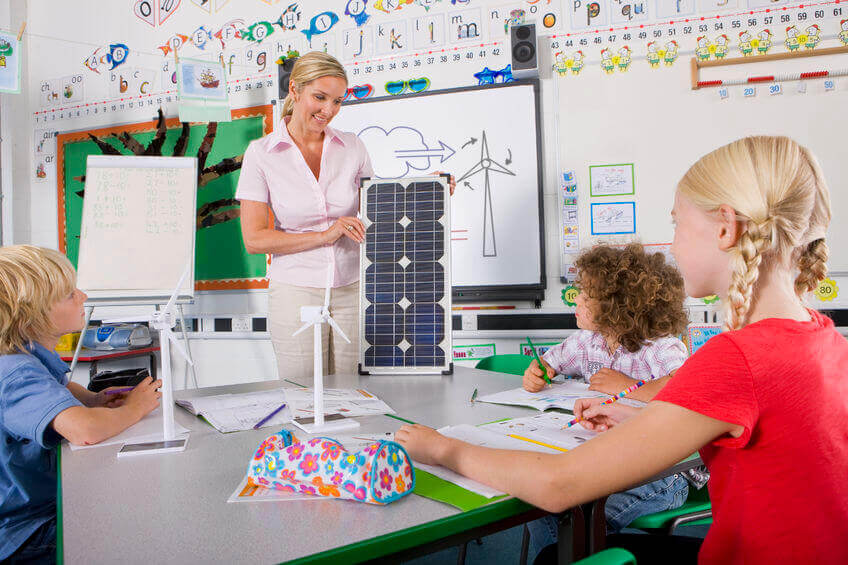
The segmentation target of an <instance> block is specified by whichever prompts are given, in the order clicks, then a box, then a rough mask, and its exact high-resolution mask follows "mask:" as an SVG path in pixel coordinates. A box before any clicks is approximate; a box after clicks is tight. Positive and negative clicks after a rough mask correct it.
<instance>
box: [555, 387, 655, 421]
mask: <svg viewBox="0 0 848 565" xmlns="http://www.w3.org/2000/svg"><path fill="white" fill-rule="evenodd" d="M643 384H645V381H639V382H637V383H636V384H635V385H633V386H630V387H627V388H626V389H624V390H622V391H621V392H619V393H618V394H616V395H615V396H613V397H612V398H608V399H606V400H604V401H603V402H601V404H599V405H598V406H602V405H604V404H612V403H613V402H615V401H616V400H618V399H619V398H621V397H623V396H626V395H627V394H628V393H631V392H633V391H634V390H636V389H637V388H639V387H640V386H642V385H643ZM581 419H582V418H574V419H573V420H571V421H570V422H569V423H567V424H566V425H564V426H563V427H561V428H560V429H561V430H564V429H565V428H570V427H571V426H573V425H574V424H576V423H577V422H579V421H580V420H581Z"/></svg>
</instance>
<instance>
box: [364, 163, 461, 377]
mask: <svg viewBox="0 0 848 565" xmlns="http://www.w3.org/2000/svg"><path fill="white" fill-rule="evenodd" d="M448 183H449V176H448V175H441V176H426V177H407V178H396V179H363V180H362V191H361V196H360V197H361V202H360V204H361V206H360V210H361V213H362V222H363V223H364V224H365V249H364V252H363V253H362V254H361V258H360V275H361V278H360V280H361V283H360V300H359V303H360V309H359V310H360V316H359V324H360V336H361V340H360V348H359V349H360V351H359V372H360V373H362V374H369V373H374V374H376V373H396V374H399V373H439V372H442V373H446V372H448V373H449V372H451V371H452V370H453V364H452V363H451V358H450V351H451V326H450V314H451V287H450V280H451V278H450V209H449V207H448V202H449V198H450V191H449V186H448Z"/></svg>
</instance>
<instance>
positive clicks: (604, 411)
mask: <svg viewBox="0 0 848 565" xmlns="http://www.w3.org/2000/svg"><path fill="white" fill-rule="evenodd" d="M604 402H606V400H605V399H603V398H579V399H577V401H576V402H575V403H574V416H576V417H577V418H580V425H581V426H583V427H584V428H586V429H587V430H592V431H595V432H603V431H606V430H608V429H609V428H612V427H614V426H616V425H618V424H620V423H622V422H623V421H625V420H627V419H628V418H630V417H631V416H634V415H636V414H637V413H638V412H639V408H633V407H632V406H625V405H624V404H620V403H618V402H612V403H610V404H604Z"/></svg>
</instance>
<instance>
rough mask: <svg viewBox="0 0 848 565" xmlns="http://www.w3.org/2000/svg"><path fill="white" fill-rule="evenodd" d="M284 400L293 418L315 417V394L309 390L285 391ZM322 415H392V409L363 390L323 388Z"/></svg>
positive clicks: (292, 389)
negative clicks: (286, 401)
mask: <svg viewBox="0 0 848 565" xmlns="http://www.w3.org/2000/svg"><path fill="white" fill-rule="evenodd" d="M286 398H287V399H288V403H289V406H290V407H291V409H292V413H293V415H294V417H295V418H304V417H310V416H314V415H315V405H314V400H315V392H314V391H313V389H311V388H289V389H286ZM324 413H325V414H342V415H344V416H347V417H351V416H375V415H379V414H394V413H395V411H394V410H392V408H391V407H390V406H389V405H388V404H386V403H385V402H383V401H382V400H380V399H379V398H377V397H376V396H374V395H373V394H371V393H370V392H368V391H367V390H364V389H346V388H325V389H324Z"/></svg>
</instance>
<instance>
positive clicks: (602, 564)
mask: <svg viewBox="0 0 848 565" xmlns="http://www.w3.org/2000/svg"><path fill="white" fill-rule="evenodd" d="M574 565H636V557H634V556H633V554H632V553H630V552H629V551H627V550H626V549H621V548H620V547H611V548H609V549H605V550H603V551H599V552H598V553H595V554H593V555H590V556H589V557H587V558H585V559H581V560H580V561H575V562H574Z"/></svg>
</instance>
